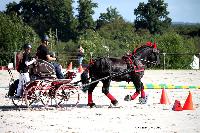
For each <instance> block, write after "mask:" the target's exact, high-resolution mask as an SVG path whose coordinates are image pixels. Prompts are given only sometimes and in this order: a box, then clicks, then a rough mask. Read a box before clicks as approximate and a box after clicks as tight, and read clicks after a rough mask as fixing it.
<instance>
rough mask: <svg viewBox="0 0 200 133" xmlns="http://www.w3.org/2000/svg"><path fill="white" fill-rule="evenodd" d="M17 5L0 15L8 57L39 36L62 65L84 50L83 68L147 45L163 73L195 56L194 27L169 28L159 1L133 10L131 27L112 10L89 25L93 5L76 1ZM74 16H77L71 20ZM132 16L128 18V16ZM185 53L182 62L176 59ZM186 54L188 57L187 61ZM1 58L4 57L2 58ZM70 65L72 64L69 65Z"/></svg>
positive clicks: (199, 32) (197, 29) (0, 36)
mask: <svg viewBox="0 0 200 133" xmlns="http://www.w3.org/2000/svg"><path fill="white" fill-rule="evenodd" d="M73 2H74V1H73V0H34V1H32V0H21V1H20V2H19V3H16V2H12V3H9V4H8V5H7V7H6V10H5V11H3V12H0V25H1V27H0V45H1V47H0V50H1V51H6V52H7V53H10V54H13V52H16V51H19V50H20V49H21V47H22V45H23V44H24V43H28V42H29V43H32V44H33V51H35V50H36V48H37V46H38V44H39V43H40V37H41V36H43V35H44V34H47V35H49V36H50V39H51V45H50V50H52V51H55V52H56V53H57V55H58V58H59V59H60V60H59V62H60V63H61V64H62V65H67V64H66V63H69V62H70V60H71V59H72V58H74V57H75V56H76V49H77V47H78V46H79V45H82V46H83V48H84V49H85V52H86V53H85V60H84V62H85V63H88V60H89V59H90V55H91V53H93V56H94V57H98V56H110V57H119V58H120V57H121V56H122V55H123V54H125V53H126V52H127V51H128V50H131V51H132V50H133V49H134V48H136V47H138V46H139V45H141V44H144V43H146V42H147V41H152V42H156V43H157V44H158V48H159V49H160V51H161V52H162V53H174V54H172V55H171V56H168V57H167V64H168V68H176V69H177V68H184V69H185V68H189V67H190V66H189V65H190V63H191V62H192V54H193V53H197V52H199V50H198V49H199V46H200V44H199V42H200V41H199V40H200V39H199V36H200V25H199V24H195V25H183V24H173V23H172V20H171V18H169V17H168V15H169V12H168V11H167V6H168V5H167V3H165V2H164V0H148V2H147V3H144V2H141V3H139V5H138V7H137V8H136V9H133V15H135V16H136V19H135V21H134V22H128V21H126V20H124V18H123V16H122V15H121V14H120V13H119V12H118V10H117V8H113V7H108V8H107V9H106V12H104V13H100V16H99V18H98V19H97V20H94V19H93V17H92V15H94V13H95V12H94V9H95V8H98V4H99V3H94V2H93V1H92V0H78V1H77V3H78V7H77V8H76V9H74V7H73ZM74 10H76V11H77V12H78V14H77V15H75V14H74ZM133 15H132V16H133ZM179 53H188V55H187V56H177V55H178V54H179ZM10 54H5V53H4V52H2V53H1V54H0V60H1V62H0V63H1V65H7V64H8V62H11V61H12V62H13V57H10ZM189 54H191V55H189ZM5 55H6V56H5ZM74 64H75V63H74Z"/></svg>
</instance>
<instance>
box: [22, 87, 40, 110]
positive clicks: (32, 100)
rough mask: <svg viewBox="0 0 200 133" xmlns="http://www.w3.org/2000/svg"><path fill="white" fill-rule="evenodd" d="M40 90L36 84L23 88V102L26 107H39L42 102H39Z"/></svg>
mask: <svg viewBox="0 0 200 133" xmlns="http://www.w3.org/2000/svg"><path fill="white" fill-rule="evenodd" d="M41 93H42V92H41V90H40V89H39V88H38V86H32V87H30V88H28V89H26V90H25V92H24V95H25V103H26V106H27V107H34V106H37V107H40V106H41V105H43V104H42V102H41Z"/></svg>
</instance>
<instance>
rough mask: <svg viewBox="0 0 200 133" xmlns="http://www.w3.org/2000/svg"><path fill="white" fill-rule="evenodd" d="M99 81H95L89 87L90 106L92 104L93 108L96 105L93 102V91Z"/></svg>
mask: <svg viewBox="0 0 200 133" xmlns="http://www.w3.org/2000/svg"><path fill="white" fill-rule="evenodd" d="M94 80H95V79H92V80H91V82H92V81H94ZM98 83H99V82H95V83H93V84H91V85H90V86H89V89H88V106H90V107H91V108H92V107H94V106H95V103H94V102H93V99H92V93H93V91H94V89H95V87H96V86H97V84H98Z"/></svg>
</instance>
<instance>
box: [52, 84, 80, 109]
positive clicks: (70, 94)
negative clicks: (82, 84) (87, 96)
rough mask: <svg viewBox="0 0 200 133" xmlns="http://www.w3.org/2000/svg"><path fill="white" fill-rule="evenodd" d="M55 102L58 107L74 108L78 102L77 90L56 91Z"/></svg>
mask: <svg viewBox="0 0 200 133" xmlns="http://www.w3.org/2000/svg"><path fill="white" fill-rule="evenodd" d="M55 98H56V100H57V105H58V106H59V107H65V106H66V107H76V106H77V105H78V103H79V100H80V94H79V91H78V90H77V88H68V89H63V90H57V91H56V97H55Z"/></svg>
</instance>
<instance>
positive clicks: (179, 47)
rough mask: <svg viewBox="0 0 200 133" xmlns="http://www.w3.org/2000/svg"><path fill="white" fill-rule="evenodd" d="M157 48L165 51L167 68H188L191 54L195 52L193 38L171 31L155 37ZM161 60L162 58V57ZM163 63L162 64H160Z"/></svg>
mask: <svg viewBox="0 0 200 133" xmlns="http://www.w3.org/2000/svg"><path fill="white" fill-rule="evenodd" d="M155 38H156V41H157V44H158V48H159V49H160V50H161V52H162V53H166V58H165V61H166V66H165V67H166V68H167V69H189V68H190V64H191V62H192V58H193V55H192V54H195V53H196V52H197V49H196V48H195V42H194V39H184V37H182V36H180V35H179V34H177V33H175V32H173V31H171V32H167V33H165V34H163V35H161V36H157V37H155ZM162 61H163V58H162ZM162 65H163V64H162Z"/></svg>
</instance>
